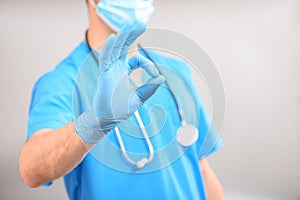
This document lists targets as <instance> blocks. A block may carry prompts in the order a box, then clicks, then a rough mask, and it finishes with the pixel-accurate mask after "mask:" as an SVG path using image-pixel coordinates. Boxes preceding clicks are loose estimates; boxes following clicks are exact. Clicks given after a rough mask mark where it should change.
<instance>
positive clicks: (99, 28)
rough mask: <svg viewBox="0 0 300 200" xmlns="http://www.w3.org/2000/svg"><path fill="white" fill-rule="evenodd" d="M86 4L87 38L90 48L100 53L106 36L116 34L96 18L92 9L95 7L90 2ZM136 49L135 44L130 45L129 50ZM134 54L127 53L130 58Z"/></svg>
mask: <svg viewBox="0 0 300 200" xmlns="http://www.w3.org/2000/svg"><path fill="white" fill-rule="evenodd" d="M88 2H89V3H88V9H89V19H90V24H89V28H88V33H87V37H88V40H89V45H90V46H91V48H95V49H97V50H99V51H100V50H101V48H102V46H103V44H104V43H105V41H106V39H107V38H108V36H109V35H110V34H117V32H116V31H114V30H113V29H111V28H110V27H109V26H108V25H107V24H106V23H105V22H104V21H102V20H101V19H100V18H99V17H98V15H97V13H96V11H95V8H94V6H95V5H92V4H91V2H90V1H88ZM136 47H137V44H136V43H135V44H133V45H132V47H131V50H133V49H136ZM134 54H136V51H129V54H128V56H129V57H130V56H132V55H134Z"/></svg>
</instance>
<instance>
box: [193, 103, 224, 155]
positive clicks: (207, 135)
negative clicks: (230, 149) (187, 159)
mask: <svg viewBox="0 0 300 200" xmlns="http://www.w3.org/2000/svg"><path fill="white" fill-rule="evenodd" d="M198 131H199V138H198V141H197V148H198V158H199V159H203V158H206V157H207V156H209V155H211V154H212V153H214V152H216V151H217V150H219V149H220V148H221V147H222V145H223V140H222V139H221V136H220V133H219V131H217V130H216V128H215V127H214V125H213V123H212V121H211V119H210V117H209V116H208V114H207V112H206V110H205V108H204V106H203V104H202V103H201V102H200V106H199V122H198Z"/></svg>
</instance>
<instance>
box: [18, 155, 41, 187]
mask: <svg viewBox="0 0 300 200" xmlns="http://www.w3.org/2000/svg"><path fill="white" fill-rule="evenodd" d="M18 165H19V173H20V176H21V178H22V180H23V182H24V183H25V184H26V185H27V186H28V187H30V188H36V187H38V186H40V185H41V183H39V182H38V181H36V180H35V179H34V178H33V174H32V172H33V171H34V170H33V169H30V168H31V167H30V164H29V163H28V160H27V159H26V157H25V156H24V155H23V152H21V154H20V157H19V160H18Z"/></svg>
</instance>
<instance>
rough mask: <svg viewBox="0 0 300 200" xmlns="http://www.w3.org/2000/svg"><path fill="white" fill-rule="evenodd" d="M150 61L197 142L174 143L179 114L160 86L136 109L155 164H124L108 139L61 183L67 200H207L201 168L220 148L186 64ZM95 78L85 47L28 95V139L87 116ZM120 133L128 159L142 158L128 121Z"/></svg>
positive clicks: (142, 145)
mask: <svg viewBox="0 0 300 200" xmlns="http://www.w3.org/2000/svg"><path fill="white" fill-rule="evenodd" d="M148 53H149V54H150V56H151V58H152V59H153V60H154V61H155V62H156V63H157V65H158V66H159V68H160V69H161V71H162V72H163V74H165V76H166V78H167V80H168V82H169V84H170V87H171V88H170V89H172V91H173V92H174V93H175V95H176V97H177V98H178V101H179V104H180V106H181V108H183V110H184V117H185V119H186V120H187V121H188V122H189V123H191V124H194V125H195V126H196V127H198V130H199V138H198V140H197V142H196V143H194V144H193V145H192V146H190V147H183V146H181V145H180V144H178V143H177V141H176V139H175V138H176V132H177V129H178V128H179V127H180V118H179V114H178V111H177V107H176V104H175V101H174V99H173V97H172V95H171V93H170V90H169V88H168V87H166V85H162V86H161V87H160V88H159V89H158V90H157V91H156V93H155V94H154V95H153V96H152V97H151V98H150V99H149V100H147V102H146V103H145V104H144V105H143V106H142V107H140V108H139V113H140V115H141V118H142V120H143V122H144V124H145V126H146V128H147V131H148V133H149V135H150V139H151V142H152V144H153V147H154V151H155V154H154V159H153V161H152V162H151V163H149V164H148V165H146V166H145V167H144V168H142V169H138V168H136V167H134V166H132V165H131V164H129V163H128V162H127V160H126V159H125V158H124V156H123V155H122V153H121V150H120V147H119V143H118V140H117V137H116V134H115V132H114V131H111V132H110V133H108V134H107V136H106V137H105V138H104V139H103V140H102V141H100V142H99V143H98V144H97V145H96V146H95V147H94V148H93V149H92V150H91V151H90V152H89V153H88V154H87V156H86V157H85V158H84V159H83V161H82V162H81V163H80V164H79V165H78V166H77V167H76V168H74V169H73V170H72V171H71V172H70V173H68V174H67V175H65V176H64V181H65V185H66V189H67V192H68V195H69V198H70V199H72V200H77V199H84V200H85V199H89V200H93V199H110V200H111V199H174V200H175V199H188V200H190V199H195V200H197V199H206V195H205V189H204V184H203V180H202V174H201V171H200V169H199V160H200V159H203V158H205V157H206V156H208V155H209V154H211V153H213V152H215V151H216V150H218V149H219V148H220V147H221V144H222V141H221V140H220V139H219V137H218V134H216V132H215V131H214V129H213V128H212V126H211V123H210V121H209V118H208V117H207V115H206V113H205V110H204V108H203V106H202V103H201V101H200V98H199V95H198V94H197V90H196V88H195V86H194V83H193V81H192V76H191V72H190V70H189V67H188V66H187V65H186V63H185V62H183V61H180V60H177V59H174V58H169V57H166V56H162V55H159V54H157V53H155V52H152V51H149V52H148ZM99 75H100V72H99V70H98V67H97V64H96V63H95V61H94V60H93V58H92V56H91V55H89V50H88V47H87V44H86V43H84V42H82V43H81V44H80V45H79V46H78V47H77V48H76V49H75V50H74V51H73V52H72V53H71V54H70V55H69V56H68V57H67V58H66V59H65V60H63V61H62V62H61V63H60V64H59V65H58V66H57V67H56V68H55V69H54V70H52V71H50V72H48V73H46V74H45V75H43V76H42V77H41V78H40V79H39V80H38V81H37V82H36V84H35V85H34V88H33V93H32V100H31V104H30V112H29V120H28V138H29V137H30V136H31V135H32V134H33V133H34V132H36V131H37V130H40V129H45V128H50V129H57V128H59V127H61V126H63V125H65V124H67V123H69V122H72V121H74V120H75V119H76V118H77V117H78V116H79V115H80V114H81V113H82V112H84V111H87V110H88V109H89V108H90V105H91V102H92V99H93V93H94V91H95V87H96V80H97V77H98V76H99ZM144 78H145V79H147V75H145V76H144ZM119 129H120V132H121V135H122V138H123V141H124V144H125V147H126V149H127V152H128V154H129V156H130V157H131V158H133V159H134V160H140V159H141V158H143V157H148V152H149V150H148V148H147V144H146V142H145V140H144V139H143V137H142V133H141V131H140V129H139V127H138V125H137V122H136V119H135V118H134V117H133V116H132V117H131V118H130V119H128V120H126V121H125V122H124V123H122V124H120V125H119Z"/></svg>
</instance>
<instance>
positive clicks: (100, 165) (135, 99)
mask: <svg viewBox="0 0 300 200" xmlns="http://www.w3.org/2000/svg"><path fill="white" fill-rule="evenodd" d="M94 3H95V2H93V0H91V1H89V2H88V8H89V18H90V25H89V28H88V32H87V38H86V39H87V40H88V41H86V42H82V43H81V44H80V45H79V46H78V47H77V48H76V49H75V50H74V51H73V52H72V53H71V54H70V55H69V56H68V57H67V58H66V59H65V60H63V61H62V62H61V63H60V64H59V65H58V66H57V67H56V68H55V69H54V70H53V71H51V72H49V73H46V74H45V75H44V76H42V77H41V78H40V79H39V80H38V81H37V83H36V84H35V87H34V89H33V94H32V101H31V105H30V114H29V122H28V140H27V141H26V143H25V144H24V146H23V148H22V151H21V155H20V158H19V168H20V173H21V176H22V178H23V180H24V182H25V183H26V185H28V186H29V187H38V186H40V185H42V184H43V185H50V184H51V182H52V181H53V180H55V179H57V178H59V177H62V176H64V180H65V183H66V188H67V192H68V195H69V198H70V199H155V198H156V199H206V196H207V198H208V199H212V200H213V199H220V200H221V199H224V195H223V191H222V188H221V185H220V183H219V181H218V179H217V178H216V176H215V175H214V173H213V171H212V170H211V169H210V167H209V165H208V162H207V161H206V159H205V157H206V156H207V155H200V153H199V149H198V148H199V146H200V145H201V144H202V143H203V137H202V140H201V139H198V141H197V142H196V143H195V144H194V145H192V146H191V147H190V148H189V149H188V150H186V151H185V152H184V153H183V154H178V155H180V156H179V157H178V158H177V159H173V160H172V159H170V157H168V156H163V157H162V158H163V161H161V162H160V161H159V160H158V161H157V157H158V158H159V155H157V154H159V153H157V152H158V151H159V149H160V146H159V142H160V141H162V143H163V145H165V143H166V141H164V137H166V136H168V137H170V138H171V139H172V137H173V136H174V135H175V133H176V131H171V127H172V126H175V125H176V126H177V124H178V123H179V124H180V121H179V120H178V119H177V118H176V119H177V120H176V119H175V118H174V117H172V116H173V113H172V112H174V113H176V112H177V110H176V107H175V104H174V103H173V107H170V108H166V106H167V103H169V100H168V101H165V99H168V98H170V97H167V95H169V96H170V94H166V93H167V92H166V91H165V90H164V89H163V88H162V85H164V83H165V81H166V80H165V78H166V79H168V77H167V75H166V77H164V76H163V75H161V74H160V73H158V72H157V71H156V70H155V68H154V65H153V63H152V62H151V61H150V60H149V59H147V58H145V57H143V56H141V55H140V54H138V53H136V52H135V53H132V51H129V47H131V48H133V47H134V46H135V45H134V42H135V41H136V39H137V38H138V37H139V36H140V35H141V34H142V33H143V32H144V26H143V24H144V23H145V22H147V20H148V18H149V17H150V15H151V13H152V11H153V5H152V3H153V2H152V1H144V0H134V1H130V0H128V1H124V0H123V1H112V0H101V1H100V2H96V4H97V5H95V4H94ZM128 21H129V22H131V23H130V25H126V23H128ZM136 24H137V25H136ZM117 32H118V34H117V35H114V34H115V33H117ZM111 34H113V35H111ZM103 41H106V43H105V45H104V47H103V48H102V50H101V52H100V55H98V54H97V53H95V54H93V55H94V56H93V57H92V56H89V53H90V49H89V48H88V47H89V46H90V47H92V48H97V47H98V45H99V44H100V43H101V42H103ZM92 51H94V50H92ZM128 52H129V53H128ZM95 55H96V56H95ZM151 56H152V57H153V58H154V59H153V60H154V61H156V60H158V59H157V58H161V59H160V60H161V62H162V63H159V64H163V65H167V64H168V63H172V64H174V65H176V66H178V69H179V67H182V66H184V64H183V62H179V61H174V60H173V59H170V58H165V57H163V56H159V55H157V54H155V53H151ZM87 57H90V59H93V58H94V57H95V60H94V61H96V63H97V66H99V68H94V67H93V66H94V65H92V64H87V65H86V66H87V67H88V68H87V69H88V70H85V69H82V68H83V67H82V66H83V63H84V62H85V61H86V59H87ZM126 57H127V58H126ZM88 63H89V62H88ZM94 63H95V62H94ZM139 66H142V67H143V68H144V69H145V70H146V71H147V72H148V74H149V76H150V79H149V81H148V82H147V83H146V84H144V85H143V86H140V87H138V88H137V87H132V86H131V85H130V84H129V83H128V77H127V76H126V74H127V71H126V70H128V68H130V70H129V72H131V71H135V69H136V68H138V67H139ZM125 69H126V70H125ZM98 71H100V73H99V74H97V72H98ZM94 72H96V73H94ZM118 73H120V74H119V76H118ZM80 74H83V77H84V78H83V79H82V80H83V81H80V80H78V79H80V77H81V75H80ZM100 74H101V75H100ZM187 74H188V73H187ZM137 76H138V77H140V76H141V74H137ZM78 77H79V78H78ZM87 77H88V78H87ZM112 77H117V78H116V80H113V79H112ZM124 77H125V78H124ZM188 78H189V77H185V79H188ZM123 80H124V81H125V84H119V83H120V82H121V83H122V81H123ZM79 82H84V84H81V83H79ZM119 85H121V86H123V87H124V88H121V89H120V90H118V91H119V92H112V91H113V90H114V89H115V88H117V87H119ZM121 86H120V87H121ZM73 91H77V93H76V92H75V95H74V92H73ZM87 91H93V92H89V93H88V92H87ZM94 91H96V92H95V93H94ZM124 91H125V92H124ZM91 93H92V98H90V96H91ZM116 93H117V94H118V95H119V94H120V95H121V96H120V97H121V98H118V99H117V100H118V101H117V104H116V107H117V109H116V110H113V109H114V107H113V106H111V105H108V104H109V103H111V102H112V101H114V100H115V98H114V97H113V96H114V95H115V94H116ZM84 94H87V96H88V98H87V99H88V100H85V99H84V98H85V95H84ZM122 95H124V96H122ZM164 97H165V98H164ZM122 98H124V99H125V101H122V102H121V100H122ZM119 100H120V101H119ZM151 101H152V102H154V103H158V102H164V103H162V106H163V107H164V108H165V109H167V113H171V114H170V115H168V116H167V119H166V120H167V121H166V124H165V125H164V127H163V128H162V130H161V131H160V132H159V133H158V134H157V135H155V137H152V138H151V141H152V143H153V146H154V151H155V152H154V155H155V153H156V157H155V159H156V160H155V159H154V160H153V161H151V160H148V161H149V164H148V163H147V162H144V163H142V164H141V163H140V165H137V166H131V165H130V164H129V163H128V162H127V161H126V160H125V159H124V157H122V154H121V153H120V149H119V148H120V147H121V146H122V145H121V143H120V141H119V143H118V141H117V139H118V138H117V136H116V134H117V132H118V130H119V129H120V130H121V128H119V129H118V128H116V127H119V126H120V127H121V124H122V122H124V121H126V119H128V118H129V117H130V119H131V118H133V115H135V114H133V113H136V110H137V109H139V110H141V111H142V112H143V113H146V112H147V109H145V108H147V106H149V102H151ZM74 104H75V107H76V108H75V110H76V111H74ZM107 105H108V106H107ZM72 106H73V107H72ZM141 111H140V112H141ZM74 112H75V114H74ZM76 112H77V113H76ZM74 115H75V116H74ZM177 115H178V114H177ZM199 115H201V116H200V119H201V120H204V115H205V113H203V109H200V111H199ZM141 116H142V118H143V120H145V118H146V117H145V115H141ZM157 117H159V116H157ZM137 120H138V118H137ZM208 126H209V124H208V122H207V121H205V120H204V121H201V122H200V125H199V127H198V129H199V132H200V134H201V133H203V134H202V135H204V136H205V134H208V131H207V129H208V128H207V127H208ZM165 129H166V130H168V131H165ZM204 129H205V130H204ZM120 132H121V131H120ZM169 132H170V133H169ZM173 132H175V133H174V135H172V134H173ZM121 133H122V135H123V136H122V137H124V139H125V140H124V141H128V143H129V144H130V145H128V146H127V147H129V149H130V148H131V150H132V149H134V150H136V149H138V145H144V142H142V141H141V140H139V143H135V140H134V139H130V138H129V139H128V138H126V134H124V133H123V132H121ZM171 133H172V134H171ZM170 138H169V139H170ZM199 138H201V137H199ZM105 141H109V142H105ZM111 143H113V145H111ZM124 143H125V142H124ZM114 146H118V148H117V152H114ZM219 147H220V142H219V143H217V144H216V145H215V146H214V148H213V149H212V150H211V152H209V154H210V153H212V152H214V151H216V150H217V149H218V148H219ZM141 148H142V147H141ZM178 148H180V147H178ZM137 151H138V150H137ZM163 155H165V154H163ZM166 155H169V154H168V153H166ZM176 155H177V154H176ZM168 159H170V162H169V163H167V165H161V166H160V164H162V163H163V162H165V160H167V161H168ZM114 161H116V162H114ZM150 161H151V162H150ZM109 162H111V163H109ZM198 162H199V165H200V166H197V165H198ZM157 163H158V164H157ZM155 164H156V165H155ZM153 166H156V167H153ZM151 167H152V168H151ZM143 170H144V171H143Z"/></svg>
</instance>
